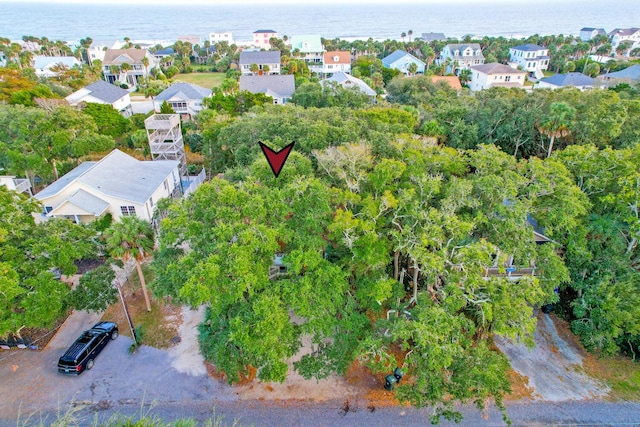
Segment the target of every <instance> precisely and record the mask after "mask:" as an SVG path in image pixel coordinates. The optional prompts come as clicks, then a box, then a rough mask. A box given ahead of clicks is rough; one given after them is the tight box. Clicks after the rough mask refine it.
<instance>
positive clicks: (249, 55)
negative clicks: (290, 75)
mask: <svg viewBox="0 0 640 427" xmlns="http://www.w3.org/2000/svg"><path fill="white" fill-rule="evenodd" d="M238 62H239V66H240V71H241V72H242V74H243V75H252V74H257V75H263V74H280V68H281V67H280V51H279V50H266V51H246V50H245V51H242V52H240V60H239V61H238ZM252 65H256V66H257V68H258V69H257V70H256V71H255V73H254V71H253V70H252V68H255V67H252Z"/></svg>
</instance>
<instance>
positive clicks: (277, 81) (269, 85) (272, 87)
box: [240, 74, 296, 98]
mask: <svg viewBox="0 0 640 427" xmlns="http://www.w3.org/2000/svg"><path fill="white" fill-rule="evenodd" d="M240 90H247V91H249V92H251V93H265V94H267V95H269V96H272V95H276V96H277V97H280V98H291V95H293V92H295V90H296V82H295V78H294V76H293V75H290V74H284V75H269V76H240Z"/></svg>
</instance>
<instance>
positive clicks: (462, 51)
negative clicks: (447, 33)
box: [436, 43, 484, 75]
mask: <svg viewBox="0 0 640 427" xmlns="http://www.w3.org/2000/svg"><path fill="white" fill-rule="evenodd" d="M436 64H438V65H446V66H447V67H446V70H445V72H447V73H454V74H455V75H458V74H459V73H460V70H468V69H469V68H470V67H472V66H474V65H481V64H484V55H483V54H482V49H481V48H480V45H479V44H478V43H463V44H460V43H449V44H448V45H446V46H445V47H444V48H442V52H440V55H439V56H438V58H436Z"/></svg>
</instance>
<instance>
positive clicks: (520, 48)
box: [511, 43, 547, 52]
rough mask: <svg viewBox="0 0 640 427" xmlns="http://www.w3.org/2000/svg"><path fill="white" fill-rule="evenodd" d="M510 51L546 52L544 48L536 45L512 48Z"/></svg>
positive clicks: (522, 45) (529, 44) (528, 44)
mask: <svg viewBox="0 0 640 427" xmlns="http://www.w3.org/2000/svg"><path fill="white" fill-rule="evenodd" d="M511 49H515V50H522V51H525V52H535V51H538V50H547V48H546V47H542V46H538V45H537V44H531V43H527V44H521V45H518V46H514V47H512V48H511Z"/></svg>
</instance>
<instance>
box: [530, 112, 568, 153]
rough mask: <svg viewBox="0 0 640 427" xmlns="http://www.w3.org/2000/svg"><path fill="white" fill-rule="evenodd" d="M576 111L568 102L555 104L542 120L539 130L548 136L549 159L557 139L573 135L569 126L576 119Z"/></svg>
mask: <svg viewBox="0 0 640 427" xmlns="http://www.w3.org/2000/svg"><path fill="white" fill-rule="evenodd" d="M575 115H576V110H575V108H573V107H572V106H570V105H569V104H567V103H566V102H554V103H552V104H551V107H550V108H549V114H548V115H547V116H546V117H544V118H543V119H542V123H540V126H539V127H538V129H539V130H540V133H542V134H544V135H547V136H548V137H549V138H550V140H549V150H548V151H547V157H551V151H552V150H553V143H554V141H555V139H556V138H557V137H562V136H567V135H569V134H570V133H571V130H570V129H569V126H570V125H571V123H572V122H573V119H574V118H575Z"/></svg>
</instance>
